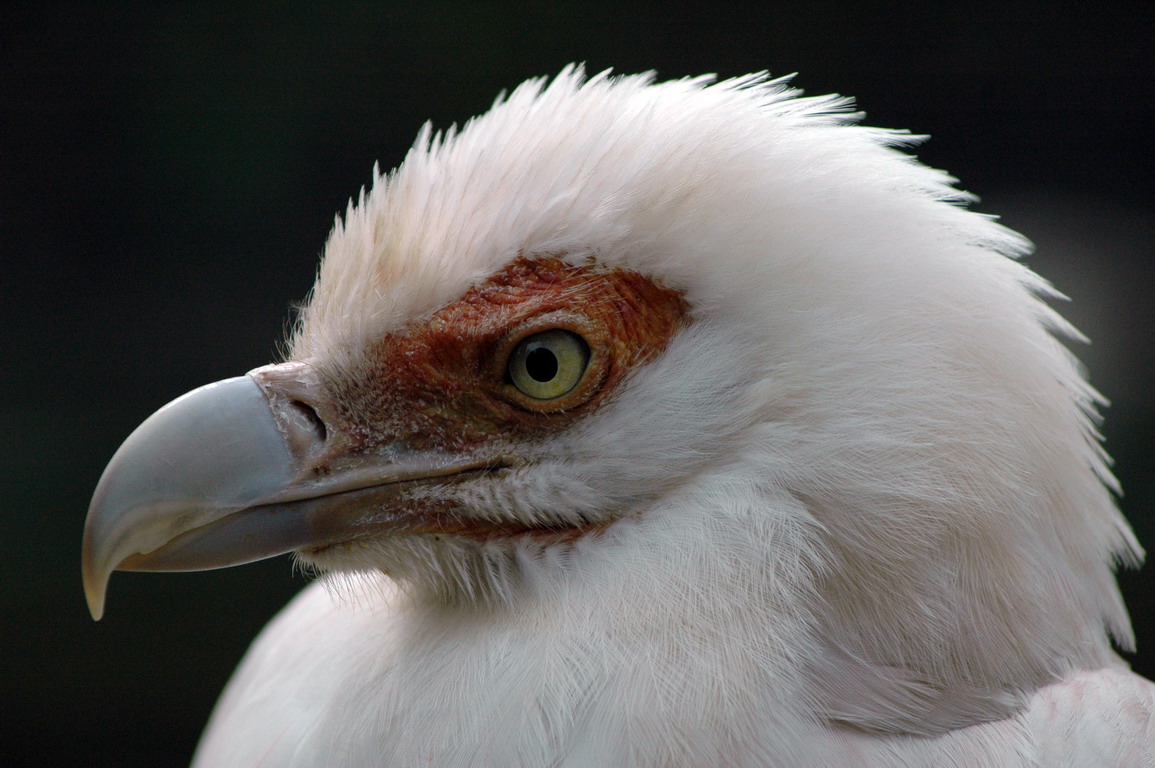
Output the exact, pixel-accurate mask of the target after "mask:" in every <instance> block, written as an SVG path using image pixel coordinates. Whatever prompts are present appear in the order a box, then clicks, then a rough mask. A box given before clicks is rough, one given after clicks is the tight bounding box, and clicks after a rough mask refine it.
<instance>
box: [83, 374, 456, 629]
mask: <svg viewBox="0 0 1155 768" xmlns="http://www.w3.org/2000/svg"><path fill="white" fill-rule="evenodd" d="M331 413H332V404H331V403H330V402H329V401H328V400H327V399H326V395H325V392H324V387H323V386H322V385H321V384H320V383H319V382H318V380H317V378H316V377H315V376H314V375H313V372H312V369H311V368H310V367H309V366H307V365H305V364H303V363H285V364H282V365H275V366H266V367H264V368H258V369H257V370H255V371H252V372H251V373H249V374H248V375H246V376H240V377H237V378H233V379H226V380H224V381H220V382H217V383H215V384H209V385H207V386H204V387H201V388H200V389H196V390H193V391H192V392H190V393H188V394H187V395H184V396H183V397H180V398H177V399H176V400H174V401H173V402H171V403H169V404H168V405H166V406H164V407H163V408H161V409H160V410H159V411H157V412H156V413H155V414H153V415H152V416H151V417H149V418H148V419H147V420H146V421H145V422H144V423H143V424H141V425H140V426H139V427H138V428H137V429H136V431H134V432H133V433H132V434H131V435H130V436H129V438H128V439H127V440H125V442H124V444H123V445H122V446H121V447H120V449H119V450H118V451H117V452H116V454H115V455H114V456H113V458H112V461H111V462H110V463H109V465H108V467H107V468H106V469H105V471H104V474H103V475H102V476H101V478H100V482H99V484H98V485H97V487H96V492H95V494H94V495H93V498H92V504H91V505H90V506H89V509H88V520H87V523H86V524H85V528H84V544H83V573H84V590H85V595H86V596H87V598H88V607H89V610H90V611H91V612H92V616H93V618H95V619H99V618H100V617H101V615H102V614H103V612H104V599H105V591H106V588H107V584H108V579H109V576H110V575H111V573H112V571H114V570H132V571H194V570H207V569H211V568H222V567H225V566H229V565H239V564H241V563H247V562H252V561H254V560H260V559H263V558H266V557H273V556H275V555H279V554H283V553H285V552H290V551H293V550H297V549H303V548H306V547H320V546H325V545H327V544H330V543H333V542H341V541H347V540H349V539H351V538H355V537H356V536H358V535H363V533H364V531H367V530H372V531H373V532H376V533H380V532H382V531H385V532H388V531H392V530H395V531H404V530H406V525H407V522H406V520H405V516H404V515H403V514H398V513H396V512H391V511H390V505H389V500H390V499H391V498H392V499H395V498H396V496H397V493H398V489H399V488H400V487H402V484H404V483H405V481H410V480H427V479H434V478H439V477H444V476H446V475H452V474H458V473H461V472H463V471H468V470H470V469H476V468H477V466H478V465H476V464H465V463H463V462H462V460H461V458H459V457H458V458H455V457H450V456H446V455H444V454H438V453H431V452H428V451H425V452H415V451H410V450H407V449H406V448H405V446H403V445H386V446H385V447H384V448H381V449H378V450H376V451H375V452H372V453H371V454H369V455H356V456H353V455H351V454H350V452H347V451H345V450H344V446H343V444H342V436H341V435H340V434H334V430H332V429H330V428H328V427H327V426H326V425H327V424H329V423H331V422H332V419H330V418H329V416H330V414H331ZM322 464H323V465H324V471H323V472H322V471H318V468H319V467H320V466H321V465H322ZM394 506H395V505H394Z"/></svg>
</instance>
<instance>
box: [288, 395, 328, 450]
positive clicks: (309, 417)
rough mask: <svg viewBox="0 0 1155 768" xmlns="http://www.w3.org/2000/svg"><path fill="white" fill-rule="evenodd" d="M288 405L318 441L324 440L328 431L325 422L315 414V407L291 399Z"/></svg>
mask: <svg viewBox="0 0 1155 768" xmlns="http://www.w3.org/2000/svg"><path fill="white" fill-rule="evenodd" d="M289 405H290V406H292V408H293V410H294V411H295V412H296V413H297V415H298V416H300V418H301V422H302V423H303V424H304V425H305V426H307V427H308V428H309V430H311V431H312V433H313V436H314V437H316V438H317V440H318V441H319V442H322V443H323V442H325V440H326V438H327V437H328V436H329V431H328V430H327V429H325V422H324V421H322V420H321V417H320V416H319V415H318V414H317V409H316V408H314V407H313V406H311V405H309V404H308V403H304V402H301V401H300V400H293V401H291V402H290V403H289Z"/></svg>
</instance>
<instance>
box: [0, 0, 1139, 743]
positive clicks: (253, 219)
mask: <svg viewBox="0 0 1155 768" xmlns="http://www.w3.org/2000/svg"><path fill="white" fill-rule="evenodd" d="M12 5H13V4H9V5H8V6H7V7H6V8H5V9H4V10H3V11H0V35H2V39H0V112H2V119H0V259H2V260H3V261H2V264H3V272H2V274H3V283H2V284H3V300H2V301H0V330H2V331H3V335H2V337H0V338H2V342H0V343H2V344H3V348H2V351H3V355H2V357H0V361H2V364H3V376H2V377H0V387H2V390H0V418H2V419H3V439H2V443H0V445H2V450H3V464H2V465H0V467H2V471H3V481H2V482H3V484H2V485H0V505H2V506H0V543H2V545H3V551H4V554H3V557H2V558H0V569H2V571H0V577H2V578H0V595H2V599H3V602H2V608H3V618H2V620H0V649H2V653H3V664H2V667H0V668H2V669H3V674H2V676H0V686H2V688H0V699H2V700H3V701H4V702H5V707H4V714H3V715H0V763H2V764H3V765H5V766H15V765H85V766H170V765H171V766H176V765H183V764H184V763H186V762H187V760H188V757H189V755H190V754H191V752H192V749H193V746H194V744H195V740H196V738H197V735H198V733H199V731H200V729H201V727H202V726H203V724H204V721H205V718H206V717H207V716H208V713H209V710H210V707H211V706H212V704H213V701H214V699H215V696H216V694H217V693H218V691H219V690H220V688H221V686H222V685H223V684H224V682H225V680H226V679H227V678H228V675H229V673H230V671H231V670H232V668H233V667H234V665H235V664H236V662H237V660H238V659H239V658H240V656H241V654H242V653H243V651H244V649H245V647H246V645H247V643H248V642H249V640H250V639H251V638H252V637H253V636H254V635H255V634H256V632H257V631H258V630H259V628H260V627H261V626H262V625H263V624H264V623H265V622H266V621H267V620H268V618H269V617H270V616H271V615H272V614H273V612H274V611H276V610H277V608H278V607H279V606H280V605H282V604H283V603H284V601H285V600H286V599H287V598H288V597H289V596H290V595H291V594H292V593H293V592H294V591H295V590H297V589H299V588H300V586H301V585H302V584H303V580H302V579H300V578H299V577H295V576H294V574H293V573H292V569H291V566H290V564H289V562H288V560H287V559H285V558H282V559H279V560H275V561H270V562H266V563H263V564H258V565H253V566H247V567H243V568H237V569H233V570H229V571H223V572H215V573H204V574H187V575H186V574H181V575H149V574H145V575H137V574H119V575H117V576H116V577H115V578H114V579H113V583H112V591H111V600H110V604H109V611H108V614H107V617H106V618H105V619H104V620H103V621H102V622H100V623H99V624H93V623H92V622H91V620H90V619H89V618H88V615H87V612H86V610H85V607H84V600H83V596H82V594H81V589H80V575H79V544H80V534H81V527H82V524H83V520H84V514H85V510H86V507H87V503H88V496H89V494H90V492H91V489H92V488H93V486H94V485H95V483H96V480H97V478H98V477H99V475H100V472H101V470H102V468H103V467H104V464H105V462H106V461H107V460H108V458H109V457H110V456H111V455H112V453H113V451H114V450H115V449H116V447H117V446H118V445H119V443H120V441H121V440H122V439H123V438H124V437H125V436H126V435H127V434H128V433H129V432H130V431H131V430H132V429H133V428H134V427H135V426H136V425H137V424H138V423H139V422H140V421H141V420H142V419H143V418H144V417H145V416H147V415H148V414H149V413H151V412H152V411H153V410H154V409H156V408H157V407H159V406H160V405H162V404H164V403H165V402H167V401H168V400H170V399H171V398H173V397H174V396H176V395H179V394H181V393H183V392H185V391H186V390H188V389H190V388H192V387H194V386H196V385H199V384H201V383H204V382H208V381H213V380H215V379H219V378H223V377H226V376H231V375H236V374H240V373H243V372H244V371H247V370H249V369H250V368H253V367H255V366H257V365H261V364H263V363H265V362H268V361H269V360H271V359H272V358H274V357H275V355H276V350H277V345H278V342H279V341H280V340H281V338H282V337H283V331H284V328H285V325H286V322H287V319H288V317H289V307H290V305H291V304H292V303H293V302H294V301H297V300H300V299H301V298H303V297H304V295H305V293H306V291H307V290H308V288H309V286H310V283H311V281H312V277H313V270H314V267H315V263H316V259H317V256H318V254H319V252H320V249H321V246H322V244H323V242H324V239H325V236H326V234H327V232H328V230H329V228H330V226H331V224H332V220H333V215H334V212H336V211H338V210H341V209H344V206H345V203H346V200H347V199H348V198H349V197H350V196H351V195H354V194H355V193H356V192H357V190H358V189H359V188H360V186H361V185H362V184H364V183H366V182H367V181H368V180H369V178H370V170H371V168H372V165H373V163H374V161H378V160H379V161H380V162H381V164H382V166H383V167H391V166H393V165H394V164H396V163H397V162H399V161H400V159H401V158H402V156H403V154H404V152H405V150H406V148H407V147H408V144H409V142H410V141H411V140H412V137H413V136H414V135H415V133H416V132H417V129H418V127H419V126H420V124H421V123H422V122H423V121H424V120H426V119H432V120H433V121H434V123H435V125H437V126H438V127H445V126H447V125H448V124H449V123H451V122H453V121H461V120H463V119H465V118H468V117H469V116H471V115H473V114H476V113H478V112H481V111H484V110H485V109H486V108H487V107H488V105H489V104H490V103H491V101H492V100H493V98H494V96H495V95H496V94H497V93H498V92H499V91H500V90H501V89H503V88H510V87H512V86H514V85H516V84H517V83H518V82H520V81H521V80H523V79H524V78H526V77H528V76H531V75H542V74H551V73H555V72H557V71H558V70H559V69H560V68H561V67H562V65H564V64H565V63H566V62H569V61H574V60H584V61H586V62H588V67H589V69H590V70H591V71H598V70H601V69H603V68H605V67H610V66H612V67H615V68H616V69H618V70H619V71H626V72H632V71H638V70H645V69H656V70H657V71H658V72H659V74H660V75H661V76H662V77H680V76H684V75H695V74H700V73H703V72H717V73H719V74H720V75H723V76H732V75H739V74H743V73H746V72H750V71H754V70H761V69H769V70H770V71H771V72H773V73H775V74H785V73H789V72H794V71H798V72H800V75H799V76H798V78H797V80H796V83H797V85H799V86H801V87H803V88H805V89H806V90H807V91H808V92H810V93H825V92H830V91H838V92H841V93H845V94H848V95H853V96H856V97H857V98H858V100H859V103H860V105H861V106H862V108H864V109H865V110H866V112H867V114H868V122H870V123H872V124H877V125H884V126H888V127H898V128H909V129H911V130H913V131H915V132H917V133H929V134H932V135H933V137H934V138H933V140H932V141H931V142H930V143H929V144H927V145H925V146H923V147H921V148H920V149H919V150H918V154H919V156H920V157H922V158H923V159H924V160H925V161H926V162H928V163H930V164H932V165H935V166H938V167H944V168H947V169H949V170H951V171H952V172H953V173H955V174H956V175H958V176H959V177H960V178H962V179H963V186H964V187H965V188H967V189H970V190H972V191H975V192H977V193H979V194H980V195H982V196H983V203H982V204H981V206H980V210H983V211H987V212H997V213H1000V214H1002V215H1003V218H1004V221H1005V222H1006V223H1008V224H1009V225H1010V226H1012V227H1014V228H1016V229H1020V230H1021V231H1023V232H1024V233H1026V234H1027V235H1028V236H1030V237H1031V238H1032V239H1034V240H1035V242H1036V243H1037V244H1038V254H1037V255H1036V256H1035V257H1033V258H1032V259H1031V261H1030V263H1031V264H1032V265H1033V266H1034V267H1035V268H1036V269H1038V270H1039V271H1040V272H1042V273H1043V274H1044V275H1046V276H1047V277H1049V278H1051V279H1052V280H1053V281H1054V282H1055V283H1056V284H1057V285H1058V286H1059V287H1060V288H1061V289H1062V290H1064V291H1065V292H1067V293H1068V294H1069V295H1071V296H1072V297H1073V298H1074V303H1073V304H1072V305H1070V306H1069V307H1065V308H1064V311H1065V312H1066V313H1067V314H1068V316H1069V317H1071V318H1072V319H1073V320H1074V321H1075V322H1076V323H1077V324H1078V325H1079V326H1080V327H1081V328H1082V329H1083V330H1084V331H1085V332H1087V333H1088V335H1090V336H1091V337H1092V338H1093V339H1094V344H1093V345H1092V346H1091V347H1087V348H1083V349H1080V350H1079V354H1080V355H1081V357H1082V358H1083V359H1084V360H1085V361H1086V362H1087V363H1088V365H1089V367H1090V369H1091V371H1092V378H1093V381H1094V382H1095V384H1096V385H1097V386H1099V387H1100V388H1101V389H1102V390H1103V391H1104V392H1105V393H1106V395H1107V396H1108V397H1110V398H1111V399H1112V400H1113V401H1114V403H1115V404H1114V406H1113V408H1112V409H1111V410H1110V412H1109V414H1108V419H1107V422H1106V425H1105V431H1106V435H1107V441H1108V442H1107V444H1108V447H1109V449H1110V450H1111V452H1112V454H1113V455H1114V456H1115V457H1116V459H1117V461H1118V465H1117V469H1118V474H1119V476H1120V478H1121V479H1122V481H1123V484H1124V487H1125V488H1126V492H1127V495H1126V498H1125V499H1124V500H1123V504H1124V507H1125V509H1126V512H1127V514H1128V515H1129V516H1130V518H1131V519H1132V520H1133V521H1134V523H1135V525H1136V528H1137V529H1138V531H1139V533H1140V536H1141V537H1142V538H1144V539H1145V540H1146V542H1147V543H1148V544H1149V545H1152V544H1155V526H1153V523H1152V520H1153V517H1152V515H1153V513H1155V404H1153V401H1152V397H1151V392H1152V388H1153V384H1155V355H1153V353H1152V349H1153V337H1155V330H1153V329H1155V324H1153V322H1152V321H1153V320H1155V312H1153V309H1152V308H1153V301H1155V287H1153V282H1155V264H1153V261H1152V258H1151V257H1152V250H1153V248H1152V242H1153V241H1155V239H1153V235H1155V232H1153V229H1155V227H1153V223H1152V218H1151V210H1152V208H1151V204H1152V198H1153V194H1152V193H1153V192H1155V181H1153V176H1152V167H1153V165H1155V152H1153V151H1152V149H1151V146H1152V138H1153V137H1152V131H1151V126H1152V124H1153V122H1155V109H1153V107H1155V98H1153V90H1152V86H1151V77H1150V70H1151V64H1152V62H1151V53H1150V51H1151V47H1150V31H1151V30H1152V29H1153V28H1155V23H1153V22H1155V17H1153V16H1152V14H1151V12H1150V11H1147V12H1145V13H1146V15H1145V16H1143V17H1139V16H1137V15H1133V14H1131V13H1125V12H1123V11H1111V10H1104V5H1102V4H1098V5H1095V4H1091V3H1087V4H1068V3H1054V2H1009V3H999V4H991V5H990V6H984V5H981V4H978V5H976V4H949V3H942V4H933V3H917V4H916V3H912V4H908V5H904V4H876V3H825V4H812V3H797V2H796V3H773V2H768V3H759V4H749V5H715V6H714V7H713V8H711V9H710V10H699V11H681V10H673V8H674V7H673V6H669V5H635V4H629V3H581V4H568V3H553V4H549V5H540V6H535V5H529V4H520V3H427V4H422V3H396V4H393V3H369V2H334V3H327V4H325V5H324V6H317V5H314V4H311V3H298V2H289V3H280V4H273V3H267V4H266V3H220V4H218V3H187V4H182V3H166V4H153V3H139V4H125V3H96V2H94V3H87V4H61V3H51V2H50V3H42V4H37V5H32V4H26V7H23V8H19V7H12ZM17 5H18V4H17ZM1123 582H1124V586H1125V588H1126V590H1127V593H1128V599H1129V602H1130V605H1131V607H1132V611H1133V613H1134V618H1135V624H1136V628H1137V630H1138V633H1139V641H1140V644H1141V651H1142V654H1143V655H1140V656H1139V657H1137V658H1136V659H1135V664H1136V666H1137V667H1138V668H1139V669H1140V670H1141V671H1143V672H1144V673H1146V674H1148V675H1151V674H1153V673H1155V617H1153V615H1152V611H1153V608H1155V578H1153V577H1152V576H1151V575H1150V574H1149V573H1148V572H1144V573H1139V574H1132V575H1126V576H1125V577H1124V579H1123Z"/></svg>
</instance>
